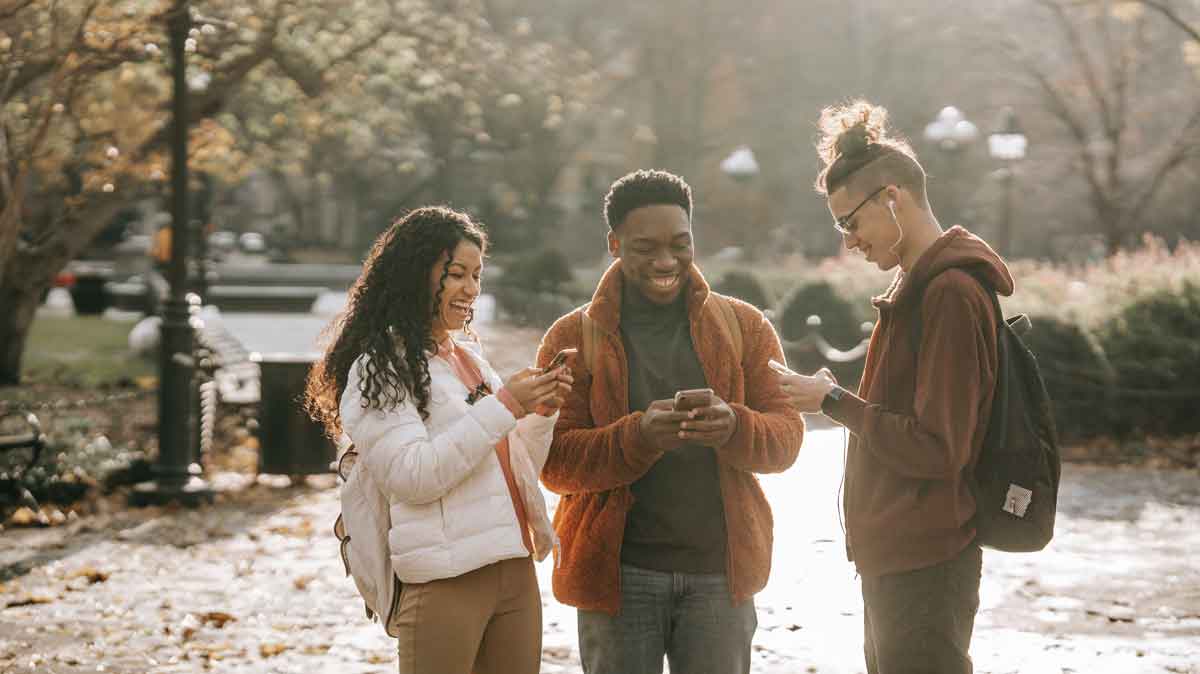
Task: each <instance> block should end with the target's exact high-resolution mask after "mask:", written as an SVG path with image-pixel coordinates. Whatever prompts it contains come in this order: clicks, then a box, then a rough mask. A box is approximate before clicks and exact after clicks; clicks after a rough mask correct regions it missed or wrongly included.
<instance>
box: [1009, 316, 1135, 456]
mask: <svg viewBox="0 0 1200 674" xmlns="http://www.w3.org/2000/svg"><path fill="white" fill-rule="evenodd" d="M1030 320H1031V321H1032V322H1033V328H1032V329H1031V330H1030V331H1029V333H1028V334H1026V335H1024V337H1023V339H1024V341H1025V344H1026V345H1027V346H1028V347H1029V349H1030V350H1031V351H1033V353H1034V355H1035V356H1037V359H1038V367H1039V369H1040V370H1041V372H1042V378H1043V379H1044V380H1045V381H1046V390H1047V392H1048V393H1049V394H1050V400H1051V402H1052V403H1053V406H1054V417H1055V422H1056V423H1057V425H1058V433H1059V437H1061V438H1062V439H1063V440H1064V441H1066V442H1070V441H1072V440H1079V439H1083V438H1087V437H1091V436H1095V435H1100V434H1104V433H1107V432H1108V431H1109V429H1110V428H1111V425H1112V421H1113V414H1114V408H1113V389H1114V387H1115V386H1116V379H1117V378H1116V372H1115V371H1114V370H1113V368H1112V365H1110V364H1109V362H1108V358H1107V357H1105V355H1104V350H1103V349H1102V348H1101V347H1100V344H1099V343H1098V342H1097V341H1096V339H1095V337H1093V336H1092V335H1089V334H1088V333H1086V332H1084V330H1083V329H1082V328H1081V327H1080V326H1078V325H1076V324H1074V323H1070V322H1067V321H1063V320H1060V319H1058V318H1055V317H1053V316H1032V317H1030Z"/></svg>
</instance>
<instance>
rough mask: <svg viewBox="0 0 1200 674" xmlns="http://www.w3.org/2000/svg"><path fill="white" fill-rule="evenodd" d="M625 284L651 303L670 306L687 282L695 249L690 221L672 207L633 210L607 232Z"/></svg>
mask: <svg viewBox="0 0 1200 674" xmlns="http://www.w3.org/2000/svg"><path fill="white" fill-rule="evenodd" d="M608 250H609V252H610V253H612V255H613V257H615V258H619V259H620V260H621V273H622V275H623V277H624V280H625V283H627V284H629V285H630V286H632V287H635V288H637V289H638V290H639V291H641V293H642V295H644V296H645V297H646V299H648V300H650V301H651V302H654V303H655V304H670V303H672V302H674V301H675V300H676V298H678V297H679V293H681V292H683V288H684V286H685V285H686V283H687V277H688V271H689V270H690V269H691V266H692V257H693V256H694V255H695V248H694V246H693V241H692V221H691V218H689V217H688V214H687V211H685V210H683V209H682V208H680V207H679V206H676V205H674V204H653V205H650V206H642V207H640V208H635V209H633V210H632V211H629V213H628V214H627V215H626V216H625V219H624V220H622V221H621V222H620V224H618V225H617V226H616V229H615V230H613V231H610V232H609V233H608Z"/></svg>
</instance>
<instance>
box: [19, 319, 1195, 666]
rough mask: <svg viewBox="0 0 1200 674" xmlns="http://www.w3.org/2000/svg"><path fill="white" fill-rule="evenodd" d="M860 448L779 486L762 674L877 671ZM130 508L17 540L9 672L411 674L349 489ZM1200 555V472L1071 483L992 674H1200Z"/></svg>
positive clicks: (568, 650) (985, 600) (1101, 472)
mask: <svg viewBox="0 0 1200 674" xmlns="http://www.w3.org/2000/svg"><path fill="white" fill-rule="evenodd" d="M484 333H485V335H484V336H485V339H486V340H487V342H488V344H489V353H490V354H491V357H492V360H493V362H494V363H495V365H496V366H497V369H498V370H500V371H501V372H511V371H513V370H515V369H517V368H518V367H520V366H521V365H523V364H524V363H526V362H528V361H529V359H530V358H531V356H532V350H533V348H534V347H535V346H536V344H537V339H538V336H539V335H537V334H536V333H532V332H529V331H509V330H507V329H503V330H499V329H497V330H496V331H495V332H494V333H492V334H489V330H488V329H487V328H486V326H485V329H484ZM842 442H843V436H842V434H841V431H838V430H814V431H810V433H809V435H808V438H807V440H806V442H805V446H804V448H803V450H802V452H801V456H800V459H799V461H798V462H797V464H796V465H795V466H794V467H793V468H792V469H790V470H789V471H787V472H786V473H783V474H781V475H771V476H764V477H763V479H762V483H763V487H764V489H765V490H766V492H767V495H768V498H769V499H770V501H771V503H772V506H773V508H774V511H775V521H776V548H775V562H774V571H773V574H772V581H771V583H770V584H769V585H768V586H767V588H766V589H765V590H764V591H763V592H762V593H761V594H760V595H759V596H758V597H757V604H758V609H759V630H758V633H757V635H756V638H755V666H754V671H755V672H760V673H763V674H768V673H769V674H782V673H784V672H787V673H789V674H792V673H796V672H830V673H851V672H860V671H862V664H861V662H862V659H861V655H860V649H861V624H862V613H861V602H860V599H859V594H858V586H857V582H856V580H855V578H854V575H853V571H852V569H851V567H850V566H849V565H848V564H847V563H846V562H845V559H844V555H843V552H842V550H843V535H842V532H841V528H840V526H839V524H838V514H837V492H838V484H839V480H840V475H841V469H842ZM246 479H247V478H245V477H244V476H237V475H226V476H219V478H218V479H217V480H215V482H216V485H217V486H218V487H221V486H223V484H225V483H230V484H228V485H226V486H238V485H239V482H242V483H244V481H245V480H246ZM240 486H242V487H245V485H244V484H241V485H240ZM114 504H115V505H114V506H113V507H112V508H111V509H110V510H109V511H108V512H105V513H101V514H99V515H96V516H91V517H88V518H86V519H83V520H80V521H78V522H75V523H72V524H69V525H67V526H63V527H58V528H52V529H41V530H14V529H10V530H7V531H4V532H3V533H0V672H10V671H11V672H21V673H25V672H39V673H51V672H59V673H66V672H96V671H107V672H120V673H130V674H133V673H136V672H207V671H212V672H231V673H236V672H254V673H268V672H270V673H275V672H278V673H290V672H296V673H300V672H303V673H305V674H308V673H313V672H330V673H334V672H337V673H339V674H342V673H345V674H354V673H357V672H391V671H395V657H394V646H393V644H392V641H391V640H390V639H388V638H387V637H386V636H385V635H384V633H383V631H382V629H381V628H380V627H379V626H378V625H374V624H371V623H369V622H367V621H366V620H365V619H364V617H363V613H362V603H361V601H360V600H359V599H358V597H357V595H356V594H355V591H354V588H353V584H352V583H351V582H350V581H349V580H348V579H346V578H344V577H343V574H342V570H341V563H340V561H339V559H338V556H337V552H336V546H335V544H334V539H333V537H332V535H331V533H330V525H331V524H332V522H333V519H334V516H335V514H336V512H337V508H338V505H337V499H336V492H335V491H334V490H333V489H329V488H327V487H326V488H314V487H305V488H291V489H278V488H271V487H268V486H265V485H256V486H253V487H250V488H242V489H240V490H239V489H235V490H231V491H229V492H225V493H224V495H223V496H221V497H220V498H219V500H218V503H217V505H215V506H214V507H212V508H209V509H206V510H202V511H197V512H189V511H164V510H159V509H153V508H152V509H145V510H127V509H124V508H122V507H119V501H115V502H114ZM1198 550H1200V483H1198V480H1197V474H1196V472H1194V471H1191V472H1183V471H1177V472H1168V471H1154V470H1121V469H1110V468H1095V467H1086V466H1074V465H1070V466H1067V467H1066V469H1065V471H1064V484H1063V490H1062V494H1061V509H1060V515H1059V520H1058V528H1057V536H1056V538H1055V540H1054V542H1053V543H1052V544H1051V545H1050V547H1049V548H1048V549H1047V550H1046V551H1044V552H1042V553H1038V554H1033V555H1005V554H1001V553H992V552H988V553H986V554H985V557H984V580H983V587H982V607H981V611H980V615H979V619H978V621H977V624H976V638H975V641H974V647H973V650H972V653H973V655H974V658H975V662H976V671H978V672H987V673H1009V672H1014V673H1015V672H1020V673H1021V674H1031V673H1032V674H1039V673H1042V672H1046V673H1050V672H1053V673H1054V674H1061V673H1063V672H1080V673H1083V672H1087V673H1097V674H1105V673H1111V674H1141V673H1147V674H1149V673H1162V672H1169V673H1175V674H1181V673H1191V674H1200V565H1198V564H1196V562H1195V555H1196V554H1197V551H1198ZM549 572H550V563H549V562H548V561H547V562H545V563H542V564H540V565H539V566H538V573H539V577H540V580H541V584H542V588H543V601H544V605H545V626H546V630H545V648H544V651H543V654H544V664H543V670H542V671H543V672H546V673H554V672H562V673H567V672H569V673H577V672H579V671H580V670H579V668H578V664H577V663H578V656H577V650H576V638H575V617H574V611H573V610H572V609H569V608H567V607H564V606H562V605H560V604H558V603H557V602H556V601H554V599H553V597H552V596H550V594H549V586H550V585H549ZM6 606H7V608H5V607H6Z"/></svg>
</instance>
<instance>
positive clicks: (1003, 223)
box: [988, 107, 1029, 255]
mask: <svg viewBox="0 0 1200 674" xmlns="http://www.w3.org/2000/svg"><path fill="white" fill-rule="evenodd" d="M1028 145H1029V140H1028V139H1027V138H1026V137H1025V134H1023V133H1021V125H1020V124H1018V123H1017V113H1016V112H1015V111H1014V110H1013V109H1012V108H1011V107H1006V108H1004V111H1003V112H1002V113H1001V118H1000V125H999V127H998V128H997V129H996V131H995V133H992V134H991V135H989V136H988V154H990V155H991V156H992V158H994V159H999V160H1001V161H1003V162H1005V164H1006V165H1005V166H1004V168H1002V169H1000V171H999V174H1000V178H1001V180H1003V181H1004V208H1003V211H1002V213H1001V216H1000V233H999V236H998V237H997V240H996V247H997V248H999V249H1000V252H1001V253H1003V254H1005V255H1009V254H1011V253H1012V250H1011V246H1012V226H1013V198H1012V191H1013V177H1014V175H1015V174H1014V172H1013V165H1014V164H1016V162H1018V161H1020V160H1021V159H1024V158H1025V150H1026V148H1027V147H1028Z"/></svg>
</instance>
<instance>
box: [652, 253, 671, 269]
mask: <svg viewBox="0 0 1200 674" xmlns="http://www.w3.org/2000/svg"><path fill="white" fill-rule="evenodd" d="M654 269H655V271H672V270H673V269H675V257H674V256H673V255H671V251H669V250H662V251H659V253H658V254H657V255H655V256H654Z"/></svg>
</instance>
